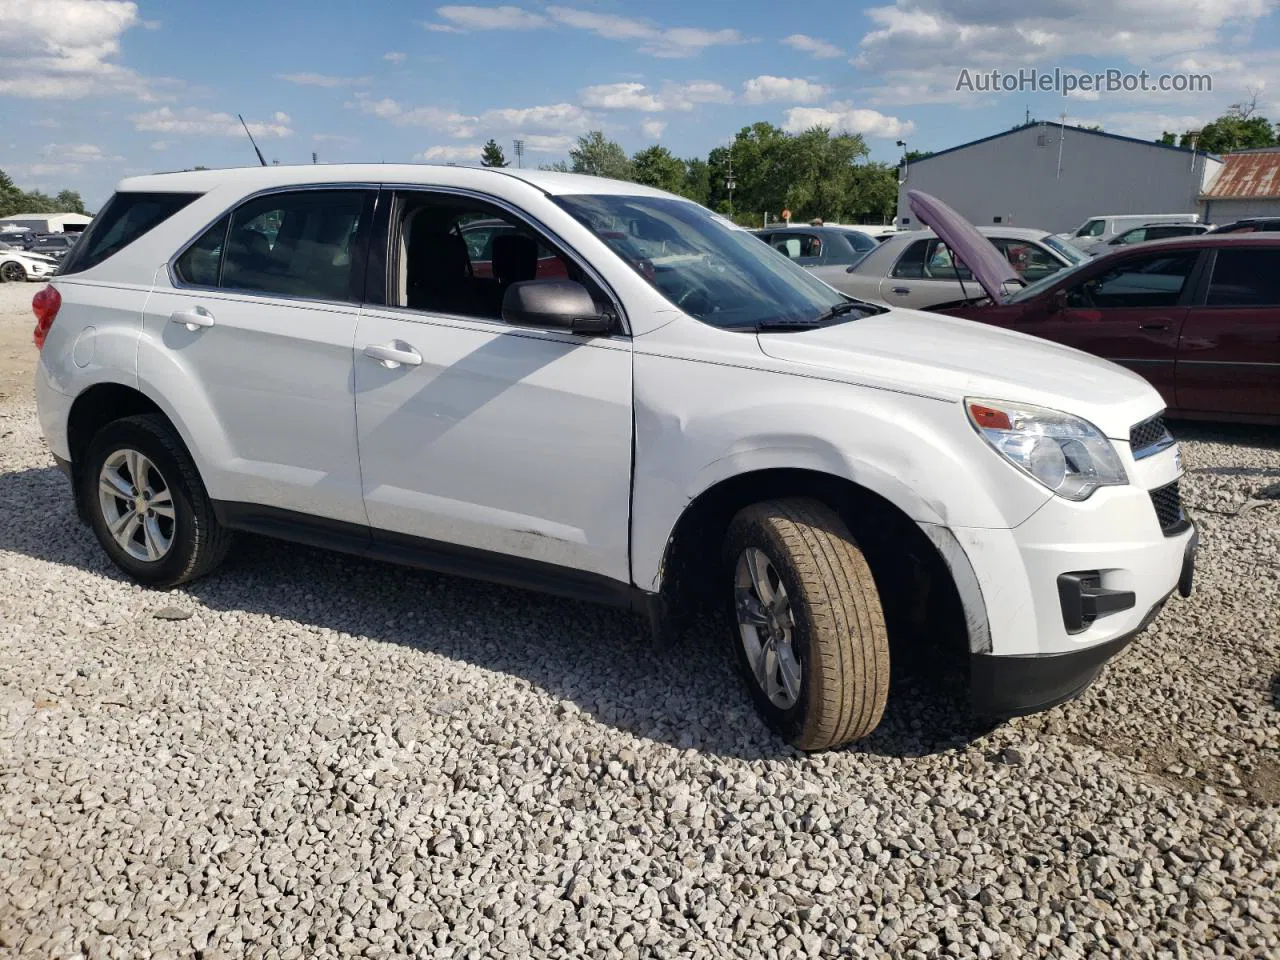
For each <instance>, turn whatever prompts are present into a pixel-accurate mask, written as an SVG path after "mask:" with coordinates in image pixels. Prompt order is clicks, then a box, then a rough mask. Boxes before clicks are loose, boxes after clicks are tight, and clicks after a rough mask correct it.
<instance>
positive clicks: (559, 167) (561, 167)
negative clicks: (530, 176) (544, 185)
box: [538, 160, 570, 173]
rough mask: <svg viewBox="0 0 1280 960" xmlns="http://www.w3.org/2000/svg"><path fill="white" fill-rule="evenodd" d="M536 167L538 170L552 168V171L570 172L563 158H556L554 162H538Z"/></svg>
mask: <svg viewBox="0 0 1280 960" xmlns="http://www.w3.org/2000/svg"><path fill="white" fill-rule="evenodd" d="M538 169H539V170H552V171H554V172H555V173H569V172H570V171H569V164H567V163H565V162H564V161H563V160H557V161H556V162H555V163H540V164H538Z"/></svg>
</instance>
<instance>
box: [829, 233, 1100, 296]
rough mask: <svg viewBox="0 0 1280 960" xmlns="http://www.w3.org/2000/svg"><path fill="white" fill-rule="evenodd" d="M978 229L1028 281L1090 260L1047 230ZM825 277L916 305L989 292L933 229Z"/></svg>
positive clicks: (854, 292) (846, 288) (853, 291)
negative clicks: (957, 259)
mask: <svg viewBox="0 0 1280 960" xmlns="http://www.w3.org/2000/svg"><path fill="white" fill-rule="evenodd" d="M978 232H979V233H981V234H982V235H983V236H984V237H986V238H987V239H988V240H990V241H991V243H992V244H994V245H995V247H996V248H997V249H998V250H999V251H1000V252H1001V253H1003V254H1004V255H1005V257H1006V258H1008V260H1009V263H1010V264H1011V265H1012V266H1013V268H1014V269H1015V270H1016V271H1017V272H1018V274H1019V275H1020V276H1021V277H1022V279H1023V280H1025V281H1026V282H1027V283H1034V282H1035V281H1037V280H1042V279H1044V278H1045V277H1047V276H1049V275H1051V274H1054V273H1057V272H1058V271H1059V270H1062V269H1064V268H1066V267H1070V266H1074V265H1075V264H1077V263H1083V262H1084V261H1085V260H1087V259H1089V258H1088V257H1087V256H1086V255H1085V254H1084V253H1083V252H1081V251H1080V250H1077V249H1076V248H1075V247H1074V246H1072V245H1071V244H1070V243H1067V242H1066V241H1065V240H1061V239H1059V238H1058V237H1055V236H1054V235H1053V234H1051V233H1048V232H1047V231H1045V230H1030V229H1027V228H1025V227H979V228H978ZM822 279H823V280H825V281H826V282H827V283H829V284H831V285H832V286H833V287H835V288H836V289H837V290H840V291H842V292H844V293H847V294H850V295H851V296H854V297H858V298H859V299H861V300H872V301H875V302H877V303H887V304H890V305H891V306H895V307H912V308H914V309H917V310H927V309H928V308H930V307H934V306H938V305H939V304H943V303H955V302H956V301H959V300H974V299H981V298H983V297H985V296H986V294H984V293H983V292H982V287H981V286H980V285H979V284H978V282H977V281H976V280H975V279H974V278H973V274H971V273H970V272H969V269H968V267H966V266H965V265H964V264H963V263H956V262H954V258H953V257H952V256H951V251H950V250H949V249H947V245H946V244H945V243H943V242H942V241H941V240H939V239H938V237H937V236H936V235H935V234H934V232H933V231H932V230H911V231H906V232H903V233H898V234H895V235H894V236H891V237H889V239H887V240H885V241H884V243H882V244H880V245H879V246H878V247H877V248H876V249H875V250H873V251H871V252H870V253H869V254H867V255H866V256H865V257H863V258H862V260H860V261H859V262H858V263H856V264H854V265H853V266H851V267H848V268H846V269H845V270H844V271H843V272H840V273H835V272H830V273H826V274H823V275H822Z"/></svg>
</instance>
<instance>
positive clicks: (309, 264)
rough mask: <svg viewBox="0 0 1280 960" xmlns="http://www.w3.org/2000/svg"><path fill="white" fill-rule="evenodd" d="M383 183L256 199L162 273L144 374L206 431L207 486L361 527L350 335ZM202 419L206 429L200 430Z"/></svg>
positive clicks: (235, 497)
mask: <svg viewBox="0 0 1280 960" xmlns="http://www.w3.org/2000/svg"><path fill="white" fill-rule="evenodd" d="M373 197H374V192H373V191H371V190H369V191H362V190H299V191H291V192H283V193H272V194H269V195H267V196H264V197H259V198H256V199H250V200H248V201H246V202H245V203H244V204H242V205H241V206H240V207H239V208H237V209H236V210H235V211H234V212H233V213H231V214H230V215H228V216H227V217H224V218H223V219H222V220H221V221H219V222H218V223H217V224H215V225H214V226H213V227H211V228H210V229H209V230H208V231H207V232H206V233H205V234H204V235H203V236H201V237H200V238H199V239H197V240H196V241H195V242H194V243H193V244H192V245H191V246H190V247H188V248H187V250H186V251H184V253H183V254H182V256H180V257H179V258H178V260H177V261H176V263H175V274H176V276H175V277H174V281H173V283H170V282H169V281H168V279H167V278H165V277H164V276H163V274H162V279H161V282H159V283H157V285H156V287H155V289H154V290H153V292H152V294H151V296H150V298H149V299H148V300H147V305H146V308H145V316H144V334H143V335H144V337H147V338H149V339H150V340H151V344H150V346H151V347H153V349H145V350H141V351H139V365H138V375H139V378H140V379H141V380H142V381H144V382H146V383H150V384H153V385H156V386H157V389H158V392H159V393H161V395H164V396H167V397H168V398H169V400H170V402H172V403H173V404H174V405H175V407H177V408H178V410H179V413H180V414H181V417H182V419H183V420H184V422H187V423H188V424H189V425H190V426H191V427H192V429H193V431H194V432H197V433H198V439H199V441H200V443H201V447H200V449H199V451H198V455H199V459H200V460H201V467H202V469H203V472H204V480H205V483H206V485H207V486H208V487H209V492H210V495H211V496H213V497H214V498H215V499H218V500H223V501H229V502H231V503H240V504H254V505H262V506H269V507H275V508H278V509H282V510H289V511H294V512H298V513H306V514H312V515H316V516H320V517H325V518H328V519H332V520H340V521H345V522H348V523H358V524H361V525H363V524H364V523H365V522H366V521H365V515H364V503H363V499H362V496H361V491H360V466H359V462H358V458H357V455H356V432H355V401H354V398H353V397H352V391H351V379H352V356H351V343H352V340H353V339H354V338H355V331H356V319H357V317H358V315H359V306H358V304H359V300H360V298H361V295H362V281H363V273H364V268H363V249H364V234H365V233H366V232H367V224H368V222H369V217H370V214H371V212H372V209H373ZM197 426H198V427H199V429H198V431H197V430H196V428H197Z"/></svg>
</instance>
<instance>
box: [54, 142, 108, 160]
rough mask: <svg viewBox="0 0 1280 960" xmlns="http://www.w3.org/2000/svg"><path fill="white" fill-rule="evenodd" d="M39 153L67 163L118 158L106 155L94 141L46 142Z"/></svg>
mask: <svg viewBox="0 0 1280 960" xmlns="http://www.w3.org/2000/svg"><path fill="white" fill-rule="evenodd" d="M40 155H41V156H43V157H45V158H46V159H48V158H54V157H56V158H58V159H59V160H60V161H63V162H67V163H92V162H95V161H98V160H108V159H117V160H118V159H120V158H119V157H115V158H111V157H108V156H107V155H106V154H105V153H103V152H102V148H101V147H100V146H98V145H97V144H96V143H46V144H45V145H44V147H42V148H41V150H40Z"/></svg>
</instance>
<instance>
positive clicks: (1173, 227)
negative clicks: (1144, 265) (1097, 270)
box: [1085, 223, 1211, 257]
mask: <svg viewBox="0 0 1280 960" xmlns="http://www.w3.org/2000/svg"><path fill="white" fill-rule="evenodd" d="M1210 229H1211V228H1210V226H1209V225H1208V224H1207V223H1144V224H1143V225H1142V226H1140V227H1133V228H1131V229H1129V230H1126V231H1125V232H1124V233H1122V234H1120V236H1118V237H1116V238H1115V239H1114V240H1108V241H1106V242H1105V243H1095V244H1094V245H1093V246H1091V247H1089V249H1088V250H1086V251H1085V252H1086V253H1088V254H1089V256H1091V257H1097V256H1100V255H1102V254H1104V253H1110V252H1111V251H1112V250H1113V249H1115V248H1116V247H1124V246H1130V245H1132V244H1135V243H1146V242H1147V241H1148V240H1167V239H1169V238H1170V237H1195V236H1199V235H1200V234H1202V233H1208V232H1209V230H1210Z"/></svg>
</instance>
